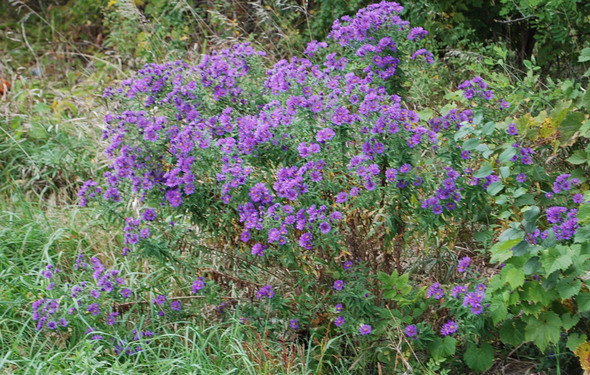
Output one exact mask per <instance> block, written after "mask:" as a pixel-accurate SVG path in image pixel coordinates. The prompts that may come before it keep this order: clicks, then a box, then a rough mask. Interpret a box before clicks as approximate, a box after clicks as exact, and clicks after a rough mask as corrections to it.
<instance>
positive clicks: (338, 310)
mask: <svg viewBox="0 0 590 375" xmlns="http://www.w3.org/2000/svg"><path fill="white" fill-rule="evenodd" d="M343 309H344V307H343V306H342V304H341V303H339V304H337V305H336V306H334V310H335V311H336V312H342V310H343Z"/></svg>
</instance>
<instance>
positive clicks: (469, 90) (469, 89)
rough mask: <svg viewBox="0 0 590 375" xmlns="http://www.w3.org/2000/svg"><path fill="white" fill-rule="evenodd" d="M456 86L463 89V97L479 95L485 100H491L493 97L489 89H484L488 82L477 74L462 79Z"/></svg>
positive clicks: (470, 97) (469, 97)
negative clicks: (470, 77)
mask: <svg viewBox="0 0 590 375" xmlns="http://www.w3.org/2000/svg"><path fill="white" fill-rule="evenodd" d="M458 88H459V89H460V90H463V96H464V97H465V99H473V98H474V97H475V96H480V97H482V98H484V99H485V100H492V99H493V98H494V93H493V92H492V91H491V90H486V89H487V88H488V84H487V83H485V82H484V80H483V79H482V78H481V77H479V76H475V77H473V78H472V79H471V80H467V81H464V82H463V83H461V84H460V85H459V86H458Z"/></svg>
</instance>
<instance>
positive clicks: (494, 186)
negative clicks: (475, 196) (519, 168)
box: [487, 181, 504, 196]
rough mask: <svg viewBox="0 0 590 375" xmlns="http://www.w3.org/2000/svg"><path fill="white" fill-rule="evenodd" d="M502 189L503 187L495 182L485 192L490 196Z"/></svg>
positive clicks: (498, 182)
mask: <svg viewBox="0 0 590 375" xmlns="http://www.w3.org/2000/svg"><path fill="white" fill-rule="evenodd" d="M502 189H504V185H503V184H502V183H501V182H500V181H496V182H494V183H492V184H490V186H488V188H487V191H488V193H490V195H491V196H494V195H496V194H498V193H499V192H501V191H502Z"/></svg>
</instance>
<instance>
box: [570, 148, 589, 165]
mask: <svg viewBox="0 0 590 375" xmlns="http://www.w3.org/2000/svg"><path fill="white" fill-rule="evenodd" d="M565 160H567V161H569V162H570V163H572V164H574V165H580V164H586V163H588V155H587V154H586V153H585V152H584V151H582V150H576V151H575V152H574V153H573V154H572V156H570V157H569V158H567V159H565Z"/></svg>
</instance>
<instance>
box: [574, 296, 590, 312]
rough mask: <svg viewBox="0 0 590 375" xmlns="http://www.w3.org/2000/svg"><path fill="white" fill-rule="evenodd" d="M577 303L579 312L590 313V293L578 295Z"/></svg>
mask: <svg viewBox="0 0 590 375" xmlns="http://www.w3.org/2000/svg"><path fill="white" fill-rule="evenodd" d="M576 302H577V303H578V311H579V312H586V311H590V293H580V294H578V296H577V297H576Z"/></svg>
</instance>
